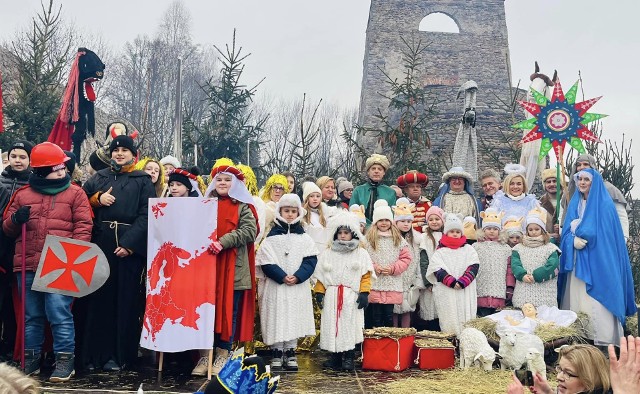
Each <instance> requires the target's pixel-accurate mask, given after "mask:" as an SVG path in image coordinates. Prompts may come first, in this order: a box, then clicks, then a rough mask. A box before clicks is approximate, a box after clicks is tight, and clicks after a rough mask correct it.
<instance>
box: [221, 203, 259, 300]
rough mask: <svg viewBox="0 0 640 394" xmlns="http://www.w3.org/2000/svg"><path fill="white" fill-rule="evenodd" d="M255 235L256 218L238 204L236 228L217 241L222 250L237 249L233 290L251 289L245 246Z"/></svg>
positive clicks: (246, 208) (247, 207)
mask: <svg viewBox="0 0 640 394" xmlns="http://www.w3.org/2000/svg"><path fill="white" fill-rule="evenodd" d="M256 234H257V228H256V218H255V216H253V212H252V211H251V208H249V205H247V204H245V203H242V202H241V203H238V226H237V227H236V229H235V230H233V231H231V232H229V233H227V234H224V235H222V236H221V237H220V239H219V241H220V243H221V244H222V247H223V249H230V248H237V255H236V267H235V271H234V284H233V289H234V290H249V289H251V286H252V280H251V270H250V267H249V252H248V251H247V244H248V243H251V242H253V241H254V240H255V238H256Z"/></svg>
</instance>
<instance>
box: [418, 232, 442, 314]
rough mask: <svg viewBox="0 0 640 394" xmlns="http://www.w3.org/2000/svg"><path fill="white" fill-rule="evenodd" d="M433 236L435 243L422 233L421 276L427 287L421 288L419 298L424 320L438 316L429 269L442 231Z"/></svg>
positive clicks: (420, 311) (420, 310) (420, 312)
mask: <svg viewBox="0 0 640 394" xmlns="http://www.w3.org/2000/svg"><path fill="white" fill-rule="evenodd" d="M433 238H434V239H435V245H434V243H433V241H431V238H429V235H428V234H427V233H426V232H425V233H422V238H421V241H420V277H421V278H422V280H423V284H424V287H425V288H424V289H422V290H420V299H419V300H418V303H419V304H420V308H419V314H420V318H421V319H422V320H434V319H437V318H438V313H437V311H436V303H435V299H434V298H433V283H429V281H427V270H428V269H429V259H431V256H433V253H434V252H435V251H436V247H437V246H438V242H440V239H441V238H442V233H441V232H440V231H436V232H434V233H433Z"/></svg>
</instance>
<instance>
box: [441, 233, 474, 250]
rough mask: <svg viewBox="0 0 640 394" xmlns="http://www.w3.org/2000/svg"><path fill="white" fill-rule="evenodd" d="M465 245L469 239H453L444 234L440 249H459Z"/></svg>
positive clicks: (463, 237)
mask: <svg viewBox="0 0 640 394" xmlns="http://www.w3.org/2000/svg"><path fill="white" fill-rule="evenodd" d="M465 243H467V237H465V236H464V235H463V236H462V237H460V238H451V237H450V236H448V235H447V234H442V238H440V245H439V246H438V247H441V248H449V249H458V248H459V247H461V246H462V245H464V244H465Z"/></svg>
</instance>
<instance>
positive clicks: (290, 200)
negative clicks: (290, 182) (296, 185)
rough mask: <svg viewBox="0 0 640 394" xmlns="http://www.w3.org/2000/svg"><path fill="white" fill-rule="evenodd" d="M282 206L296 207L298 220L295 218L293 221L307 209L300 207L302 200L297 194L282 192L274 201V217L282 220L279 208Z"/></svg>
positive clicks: (304, 213) (305, 212)
mask: <svg viewBox="0 0 640 394" xmlns="http://www.w3.org/2000/svg"><path fill="white" fill-rule="evenodd" d="M284 207H292V208H298V220H295V221H294V222H297V221H299V220H300V218H301V217H303V216H304V215H306V214H307V210H306V209H304V208H303V207H302V202H301V201H300V197H299V196H298V195H297V194H293V193H288V194H284V195H283V196H282V197H280V200H278V202H277V203H276V218H277V219H280V220H282V221H285V220H284V219H283V218H282V215H280V208H284Z"/></svg>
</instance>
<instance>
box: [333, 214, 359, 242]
mask: <svg viewBox="0 0 640 394" xmlns="http://www.w3.org/2000/svg"><path fill="white" fill-rule="evenodd" d="M345 227H346V228H348V229H349V230H350V231H351V232H352V233H353V236H354V238H357V239H359V240H364V235H362V233H361V232H360V221H359V220H358V219H357V218H356V217H355V215H352V214H349V213H348V212H344V211H341V212H338V213H337V214H336V215H334V216H332V217H331V218H329V221H328V222H327V230H328V233H329V235H330V237H331V238H330V239H331V240H333V239H335V236H336V233H337V232H338V230H339V229H341V228H345Z"/></svg>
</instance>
